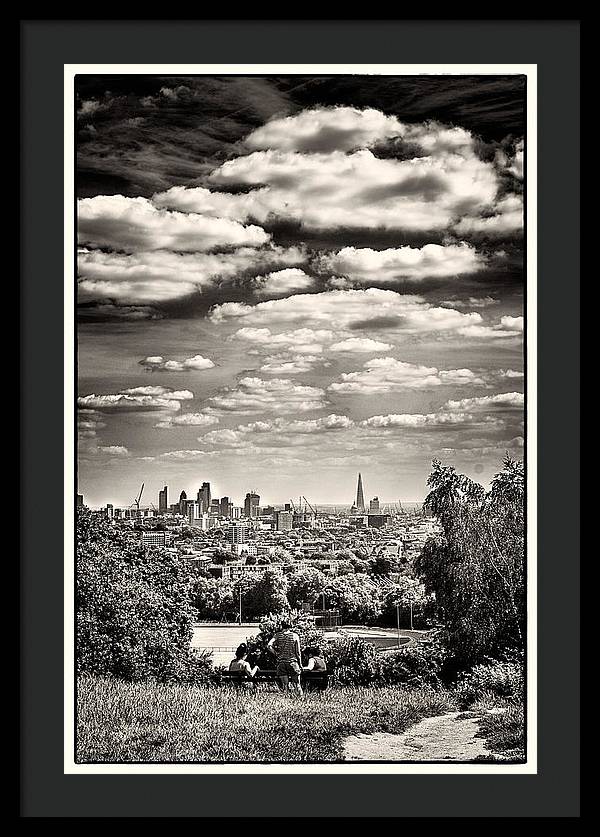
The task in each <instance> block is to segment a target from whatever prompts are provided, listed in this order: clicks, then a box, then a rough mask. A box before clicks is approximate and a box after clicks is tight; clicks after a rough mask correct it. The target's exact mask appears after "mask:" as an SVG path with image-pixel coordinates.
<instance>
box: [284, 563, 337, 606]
mask: <svg viewBox="0 0 600 837" xmlns="http://www.w3.org/2000/svg"><path fill="white" fill-rule="evenodd" d="M326 586H327V578H326V576H325V575H324V574H323V573H322V572H320V571H319V570H318V569H317V568H316V567H304V568H302V569H299V570H296V571H295V572H294V573H292V574H291V575H290V576H289V578H288V590H287V599H288V602H289V605H290V607H291V608H298V607H300V604H301V603H302V602H307V603H308V604H310V605H312V604H313V603H314V602H315V600H316V599H317V598H318V596H320V594H321V593H322V592H323V590H324V589H325V587H326Z"/></svg>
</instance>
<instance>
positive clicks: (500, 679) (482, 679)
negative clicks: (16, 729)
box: [455, 660, 525, 708]
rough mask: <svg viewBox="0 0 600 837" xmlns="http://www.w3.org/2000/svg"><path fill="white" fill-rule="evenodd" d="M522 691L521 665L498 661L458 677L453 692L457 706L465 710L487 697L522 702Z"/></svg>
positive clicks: (523, 680)
mask: <svg viewBox="0 0 600 837" xmlns="http://www.w3.org/2000/svg"><path fill="white" fill-rule="evenodd" d="M524 691H525V678H524V672H523V664H522V663H521V662H520V661H519V662H514V661H500V660H491V661H490V662H489V663H486V664H482V665H477V666H474V668H472V669H471V671H469V672H467V673H466V674H462V675H460V677H459V678H458V682H457V684H456V690H455V692H456V698H457V700H458V702H459V704H460V705H461V706H462V707H465V708H466V707H468V706H471V705H472V704H473V703H475V701H478V700H481V699H482V698H483V697H484V696H488V695H493V696H494V697H501V698H509V699H515V700H520V701H522V700H523V697H524Z"/></svg>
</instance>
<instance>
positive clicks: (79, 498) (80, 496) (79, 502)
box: [77, 494, 83, 509]
mask: <svg viewBox="0 0 600 837" xmlns="http://www.w3.org/2000/svg"><path fill="white" fill-rule="evenodd" d="M82 506H83V494H78V495H77V508H78V509H80V508H81V507H82Z"/></svg>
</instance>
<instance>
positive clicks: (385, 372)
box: [328, 357, 485, 395]
mask: <svg viewBox="0 0 600 837" xmlns="http://www.w3.org/2000/svg"><path fill="white" fill-rule="evenodd" d="M442 384H445V385H451V386H484V385H485V381H484V379H483V378H481V377H479V376H478V375H477V374H476V373H475V372H472V371H471V370H470V369H442V370H439V369H437V368H436V367H434V366H421V365H418V364H414V363H405V362H404V361H401V360H396V359H394V358H391V357H387V358H383V357H378V358H373V359H371V360H368V361H367V362H366V363H365V364H364V367H363V370H361V371H360V372H344V373H343V374H342V375H341V381H339V382H334V383H332V384H330V385H329V387H328V389H329V390H330V391H331V392H336V393H346V394H347V393H355V394H363V395H370V394H376V393H385V392H401V391H402V390H406V389H432V388H434V387H438V386H441V385H442Z"/></svg>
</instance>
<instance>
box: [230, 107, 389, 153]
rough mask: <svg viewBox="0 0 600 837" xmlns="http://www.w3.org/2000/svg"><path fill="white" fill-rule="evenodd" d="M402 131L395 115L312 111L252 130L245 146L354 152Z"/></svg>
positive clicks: (346, 109) (348, 109)
mask: <svg viewBox="0 0 600 837" xmlns="http://www.w3.org/2000/svg"><path fill="white" fill-rule="evenodd" d="M402 131H403V126H402V124H401V123H400V122H399V121H398V119H397V118H396V117H395V116H386V115H385V114H383V113H382V112H381V111H379V110H375V109H373V108H365V109H364V110H359V109H358V108H351V107H337V108H315V109H313V110H304V111H301V112H300V113H298V114H295V115H294V116H287V117H284V118H283V119H272V120H271V121H270V122H267V124H266V125H262V126H261V127H260V128H257V129H256V130H255V131H252V133H251V134H250V135H249V136H247V137H246V140H245V143H244V144H245V145H246V146H247V147H248V148H249V149H251V150H252V151H257V150H264V149H270V148H276V149H279V150H281V151H302V152H305V153H313V152H316V151H320V152H323V151H335V150H340V151H353V150H354V149H356V148H367V147H369V146H372V145H374V144H375V143H377V142H382V141H384V140H386V139H389V138H391V137H397V136H400V134H401V133H402Z"/></svg>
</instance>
